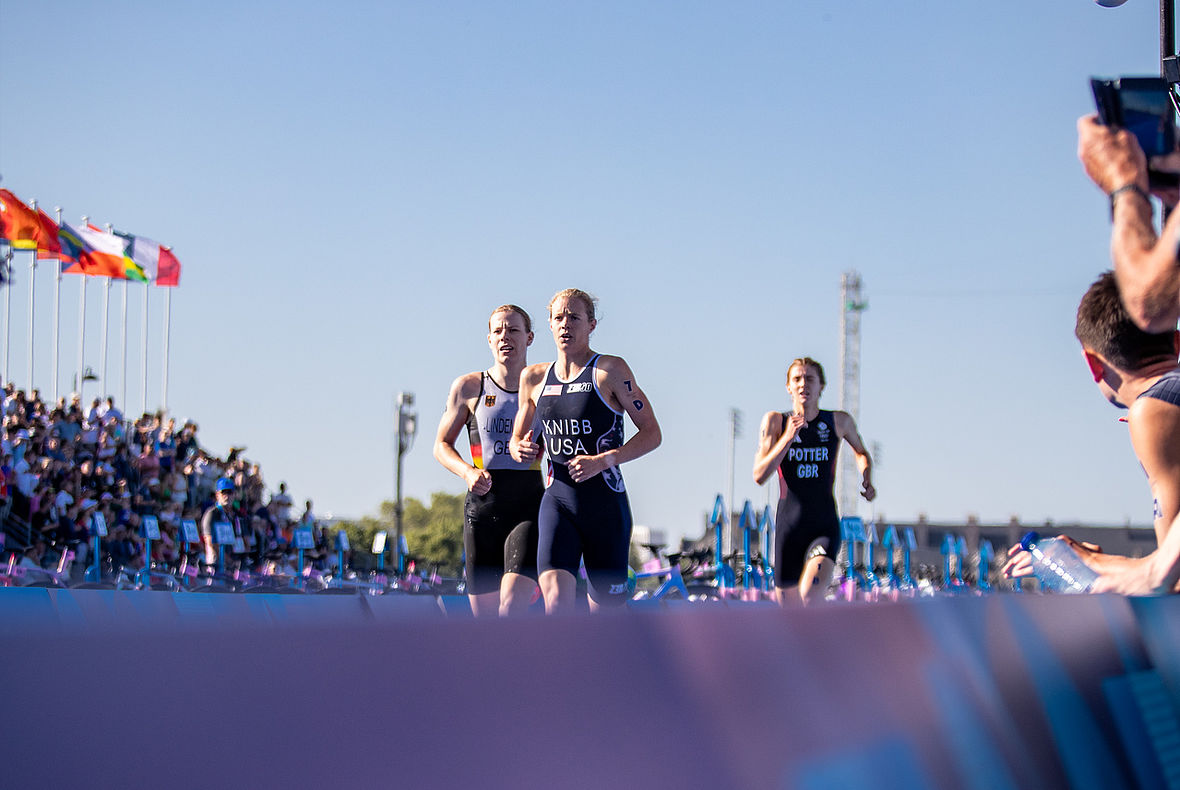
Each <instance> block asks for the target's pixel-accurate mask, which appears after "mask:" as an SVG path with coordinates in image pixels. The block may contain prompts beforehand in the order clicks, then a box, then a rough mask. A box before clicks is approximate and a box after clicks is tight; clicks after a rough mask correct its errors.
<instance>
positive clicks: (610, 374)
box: [598, 356, 664, 471]
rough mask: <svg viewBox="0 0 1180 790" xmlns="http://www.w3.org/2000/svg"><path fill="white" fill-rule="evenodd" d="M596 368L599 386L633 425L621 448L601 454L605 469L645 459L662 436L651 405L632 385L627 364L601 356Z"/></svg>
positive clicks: (632, 377)
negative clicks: (600, 377) (632, 430)
mask: <svg viewBox="0 0 1180 790" xmlns="http://www.w3.org/2000/svg"><path fill="white" fill-rule="evenodd" d="M598 364H599V370H600V371H601V373H602V374H605V375H604V376H603V377H602V382H600V386H601V383H605V385H606V390H607V392H608V393H609V394H610V396H611V398H612V399H613V400H614V401H615V402H616V403H618V404H619V405H620V406H622V407H623V411H625V412H626V413H627V416H629V417H630V418H631V422H632V423H634V424H635V433H634V434H632V436H631V438H630V439H628V440H627V441H626V442H624V443H623V446H622V447H617V448H615V449H613V450H607V451H606V452H605V453H602V454H601V455H602V457H603V460H605V461H606V462H607V463H606V466H618V465H619V464H624V463H627V462H628V461H634V460H635V459H636V458H640V457H642V456H644V455H647V454H648V453H650V452H651V451H652V450H654V449H656V448H657V447H659V446H660V444H661V443H662V442H663V440H664V435H663V432H662V431H661V430H660V423H659V421H658V420H657V419H656V415H655V412H654V411H653V410H652V407H651V401H649V400H648V399H647V395H645V394H644V392H643V390H642V389H640V387H639V384H638V383H637V382H636V381H635V374H634V373H632V372H631V367H630V366H629V365H628V364H627V362H626V360H624V359H623V358H622V357H612V356H602V357H599V363H598ZM604 468H605V466H604ZM599 471H601V470H599Z"/></svg>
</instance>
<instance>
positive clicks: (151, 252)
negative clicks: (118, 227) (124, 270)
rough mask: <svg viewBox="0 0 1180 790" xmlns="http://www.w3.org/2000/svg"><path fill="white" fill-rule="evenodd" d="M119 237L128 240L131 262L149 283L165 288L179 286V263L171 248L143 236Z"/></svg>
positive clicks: (124, 235) (126, 235) (127, 235)
mask: <svg viewBox="0 0 1180 790" xmlns="http://www.w3.org/2000/svg"><path fill="white" fill-rule="evenodd" d="M119 235H121V236H123V237H124V238H126V239H127V240H128V250H129V253H130V255H131V260H133V261H135V263H136V264H137V265H138V266H139V267H140V269H142V270H143V273H144V274H145V275H146V276H147V279H148V281H149V282H153V283H155V284H156V285H158V286H162V287H166V288H175V287H176V286H178V285H180V261H179V260H177V259H176V256H175V255H173V254H172V250H171V248H169V247H165V246H164V245H163V244H160V243H159V242H158V241H152V240H151V239H149V238H146V237H144V236H131V235H129V234H119Z"/></svg>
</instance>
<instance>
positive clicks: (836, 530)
mask: <svg viewBox="0 0 1180 790" xmlns="http://www.w3.org/2000/svg"><path fill="white" fill-rule="evenodd" d="M782 420H783V429H784V430H786V421H787V415H785V414H784V415H782ZM839 449H840V437H839V436H838V435H837V434H836V420H835V417H834V416H833V413H832V412H830V411H825V410H822V409H821V410H820V412H819V416H817V417H816V418H815V419H814V420H811V421H810V422H808V423H807V426H806V427H805V428H803V429H802V430H800V431H799V433H798V434H797V435H796V436H795V441H793V442H792V443H791V446H790V447H789V448H787V454H786V455H785V456H783V460H782V463H780V464H779V468H778V474H779V501H778V516H777V518H776V519H775V535H774V568H775V571H774V584H775V586H776V587H792V586H794V585H796V584H798V583H799V576H800V574H802V573H803V566H804V565H805V564H806V562H807V555H808V552H809V551H810V549H811V547H812V543H814V542H815V541H816V540H818V539H819V538H827V539H828V545H827V549H826V554H827V555H828V556H829V557H831V558H833V559H835V557H836V552H837V551H839V549H840V517H839V515H838V514H837V512H836V497H835V495H834V494H833V493H832V487H833V486H834V485H835V481H836V454H837V452H838V451H839Z"/></svg>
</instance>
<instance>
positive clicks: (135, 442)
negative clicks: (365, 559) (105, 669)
mask: <svg viewBox="0 0 1180 790" xmlns="http://www.w3.org/2000/svg"><path fill="white" fill-rule="evenodd" d="M2 408H3V429H2V439H0V517H2V518H0V524H3V525H4V526H3V538H4V540H5V555H4V556H5V557H9V556H10V555H11V554H12V553H13V552H16V553H17V554H18V555H19V562H20V564H21V565H23V566H24V567H40V568H51V567H54V566H55V565H57V563H58V560H59V558H60V557H61V555H62V554H63V552H67V551H73V552H74V553H75V561H74V564H73V568H74V576H75V578H76V577H77V575H78V574H79V573H80V569H81V568H82V567H83V566H85V565H86V564H87V563H89V562H92V561H93V558H92V557H91V556H90V555H91V553H92V551H93V549H92V546H93V537H94V534H95V531H96V518H95V516H96V514H98V515H101V517H102V521H103V522H104V523H105V525H106V528H107V535H106V537H104V538H101V543H100V550H101V552H102V555H101V558H100V559H101V560H102V562H103V563H105V565H106V566H107V567H108V568H113V567H124V568H128V569H136V568H142V567H143V566H144V563H145V562H146V561H147V560H148V559H149V558H148V557H146V556H145V552H146V546H147V541H145V537H144V530H143V520H144V517H145V516H155V517H156V519H157V521H158V524H159V533H160V537H159V539H158V540H152V541H151V557H150V559H151V561H153V562H155V563H159V564H162V565H165V566H176V565H178V564H179V563H180V561H181V560H182V559H183V558H184V556H185V555H186V554H187V556H188V558H189V560H190V561H191V562H194V563H196V562H200V561H202V560H207V559H210V557H207V555H206V552H205V551H204V550H203V549H202V547H201V546H200V545H199V544H186V543H185V542H184V537H185V533H184V531H183V529H182V522H183V521H185V520H191V521H193V522H194V523H196V524H199V523H200V521H201V518H202V515H203V514H204V513H205V511H206V510H207V509H208V508H210V507H211V506H213V505H214V501H215V497H214V491H215V489H216V487H217V484H218V481H219V480H229V481H232V483H233V491H232V495H231V497H230V501H229V503H228V506H229V508H231V510H232V513H233V516H234V518H233V519H232V521H233V523H234V525H235V531H236V532H237V533H238V534H237V537H240V538H241V540H240V541H237V546H236V548H235V547H232V546H231V547H227V551H228V552H229V554H228V555H227V567H229V566H232V567H234V568H242V569H249V570H261V569H262V568H263V567H264V566H269V569H271V570H275V571H276V572H286V571H287V570H290V565H291V562H292V558H293V555H294V554H295V547H294V546H293V532H294V530H295V529H297V528H299V527H310V528H311V530H312V535H313V539H314V543H315V548H314V549H312V550H309V551H306V552H305V554H304V559H305V561H310V562H312V563H316V564H319V565H320V566H321V567H323V565H324V563H326V562H328V561H330V559H332V558H333V555H332V553H331V546H330V545H329V540H328V536H327V535H325V534H324V530H323V529H322V528H321V525H320V524H318V523H317V522H316V519H315V516H314V514H313V512H312V503H311V501H310V500H308V501H306V502H305V503H304V506H303V507H302V508H296V507H295V506H294V503H293V501H292V499H291V496H290V494H289V493H288V491H287V486H286V484H285V483H280V484H279V486H278V488H277V489H276V490H275V491H273V492H268V490H267V486H266V484H265V481H264V480H263V476H262V470H261V469H260V468H259V465H258V464H257V463H253V462H251V461H249V460H248V459H247V458H246V457H244V456H243V454H242V453H243V451H244V450H245V448H240V447H233V448H231V449H230V451H229V453H228V455H226V456H225V457H224V458H221V457H218V456H216V455H213V454H211V453H210V452H209V451H208V450H206V449H205V448H203V447H201V444H200V441H199V438H198V426H197V424H196V423H195V422H193V421H192V420H187V421H185V422H184V423H182V424H181V425H179V426H178V425H177V422H176V420H175V419H173V418H171V417H169V416H167V415H166V414H165V413H164V412H156V413H144V414H143V415H141V416H140V417H138V418H136V419H134V420H131V419H128V418H127V417H126V416H125V415H124V414H123V413H122V412H121V411H120V410H119V408H118V406H117V404H116V403H115V400H114V398H112V397H107V398H95V399H94V400H93V401H92V402H91V403H90V404H89V405H88V406H85V405H83V403H82V402H81V399H80V398H79V396H78V395H77V394H76V393H75V394H73V395H71V396H70V397H68V398H61V399H59V400H58V401H57V402H56V403H53V404H47V403H46V402H45V401H44V400H43V399H42V397H41V394H40V392H39V391H38V390H35V389H34V390H31V391H29V392H28V393H26V392H24V391H23V390H20V389H17V388H16V387H15V386H14V385H13V384H11V383H10V384H8V385H6V386H5V387H4V390H3V407H2ZM223 486H225V484H224V483H223Z"/></svg>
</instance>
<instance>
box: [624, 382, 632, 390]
mask: <svg viewBox="0 0 1180 790" xmlns="http://www.w3.org/2000/svg"><path fill="white" fill-rule="evenodd" d="M623 384H624V385H626V387H627V392H634V388H633V387H632V386H631V382H630V381H624V382H623Z"/></svg>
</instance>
